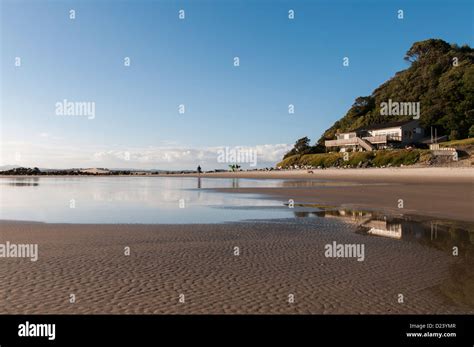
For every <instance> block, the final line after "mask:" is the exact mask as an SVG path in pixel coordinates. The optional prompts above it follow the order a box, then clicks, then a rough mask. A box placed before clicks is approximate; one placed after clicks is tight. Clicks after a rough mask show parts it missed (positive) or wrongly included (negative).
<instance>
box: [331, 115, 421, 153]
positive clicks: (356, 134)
mask: <svg viewBox="0 0 474 347" xmlns="http://www.w3.org/2000/svg"><path fill="white" fill-rule="evenodd" d="M423 138H424V131H423V128H421V127H420V124H419V122H418V120H416V119H411V120H408V121H399V122H389V123H384V124H376V125H370V126H365V127H361V128H358V129H355V130H353V131H349V132H345V133H338V134H336V139H335V140H327V141H325V142H324V145H325V146H326V148H327V149H328V150H337V149H339V151H341V152H347V151H373V150H375V149H385V148H393V147H403V146H405V145H408V144H411V143H418V142H420V141H421V140H422V139H423Z"/></svg>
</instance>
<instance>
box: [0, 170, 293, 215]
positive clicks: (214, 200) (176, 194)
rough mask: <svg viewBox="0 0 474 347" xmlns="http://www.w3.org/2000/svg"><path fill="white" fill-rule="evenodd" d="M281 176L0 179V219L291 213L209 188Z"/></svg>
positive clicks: (262, 183)
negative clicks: (239, 177) (252, 177)
mask: <svg viewBox="0 0 474 347" xmlns="http://www.w3.org/2000/svg"><path fill="white" fill-rule="evenodd" d="M292 184H297V183H295V182H291V181H286V182H285V181H282V180H253V179H217V178H195V177H54V176H48V177H1V178H0V219H3V220H21V221H39V222H50V223H163V224H174V223H221V222H232V221H241V220H246V219H271V218H286V217H293V216H294V214H293V211H291V210H289V209H288V207H287V206H285V205H284V204H283V203H282V202H281V201H277V200H271V199H269V198H263V197H261V196H257V195H250V194H237V193H236V194H233V193H222V192H216V191H214V190H213V189H211V188H238V187H278V186H282V185H292Z"/></svg>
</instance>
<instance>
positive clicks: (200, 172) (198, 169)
mask: <svg viewBox="0 0 474 347" xmlns="http://www.w3.org/2000/svg"><path fill="white" fill-rule="evenodd" d="M197 172H198V174H202V169H201V165H198V167H197Z"/></svg>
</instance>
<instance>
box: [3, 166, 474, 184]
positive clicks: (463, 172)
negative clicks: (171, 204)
mask: <svg viewBox="0 0 474 347" xmlns="http://www.w3.org/2000/svg"><path fill="white" fill-rule="evenodd" d="M1 177H202V178H251V179H294V178H301V179H319V178H327V179H341V178H354V179H357V180H372V179H380V178H381V177H383V178H384V179H390V177H394V178H397V179H398V178H417V177H418V178H419V177H424V178H427V179H432V178H439V179H443V180H444V179H448V180H449V179H462V180H464V179H468V180H470V181H471V182H472V183H473V184H474V167H419V166H418V167H391V168H347V169H340V168H327V169H312V170H305V169H294V170H268V171H265V170H255V171H234V172H231V171H224V172H203V173H201V174H198V173H197V172H194V173H192V172H185V173H178V172H174V173H160V174H82V175H74V174H71V175H67V174H57V175H56V174H40V175H7V174H1V173H0V178H1Z"/></svg>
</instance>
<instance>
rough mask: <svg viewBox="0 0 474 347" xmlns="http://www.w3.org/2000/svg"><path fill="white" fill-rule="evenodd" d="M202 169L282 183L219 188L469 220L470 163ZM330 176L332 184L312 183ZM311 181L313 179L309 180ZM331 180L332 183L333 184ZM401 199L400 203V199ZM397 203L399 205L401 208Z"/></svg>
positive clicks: (472, 202)
mask: <svg viewBox="0 0 474 347" xmlns="http://www.w3.org/2000/svg"><path fill="white" fill-rule="evenodd" d="M313 172H314V173H313V174H311V173H308V172H307V170H298V171H275V172H261V173H259V172H254V173H253V172H238V173H220V174H206V176H204V177H227V178H229V177H235V178H273V179H281V178H286V179H292V180H288V181H284V183H283V187H281V188H222V189H218V190H219V191H221V192H228V191H232V192H234V193H248V194H266V195H271V196H272V197H273V198H275V197H276V198H279V199H280V200H282V202H288V200H289V199H292V200H294V201H295V203H313V204H321V205H333V206H343V207H350V208H356V209H357V208H359V209H377V210H384V211H391V212H396V213H404V214H406V213H410V214H419V215H425V216H432V217H437V218H448V219H456V220H461V221H469V222H472V221H474V169H473V168H455V169H454V168H393V169H346V170H342V169H327V170H313ZM315 180H330V181H331V182H334V183H332V184H327V183H321V184H317V183H314V181H315ZM312 181H313V183H311V182H312ZM335 183H336V184H335ZM400 199H401V200H402V203H403V205H400ZM400 207H401V208H400Z"/></svg>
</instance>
